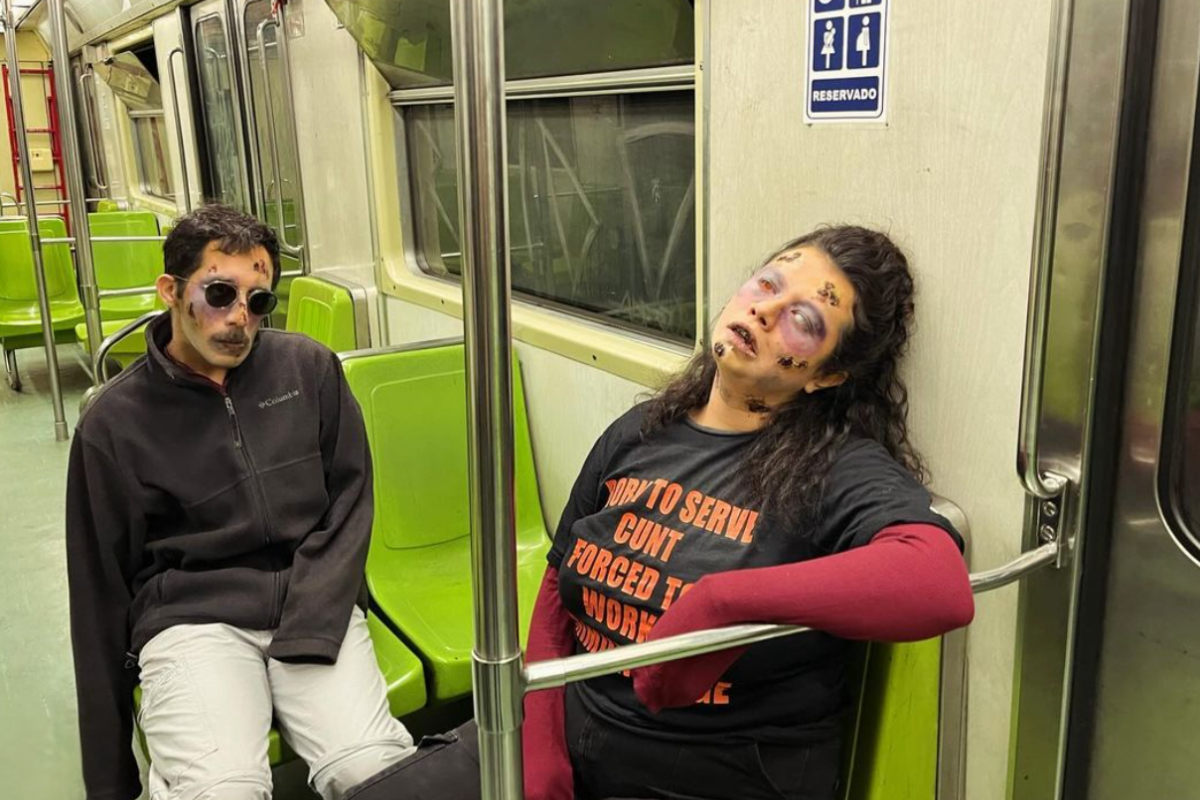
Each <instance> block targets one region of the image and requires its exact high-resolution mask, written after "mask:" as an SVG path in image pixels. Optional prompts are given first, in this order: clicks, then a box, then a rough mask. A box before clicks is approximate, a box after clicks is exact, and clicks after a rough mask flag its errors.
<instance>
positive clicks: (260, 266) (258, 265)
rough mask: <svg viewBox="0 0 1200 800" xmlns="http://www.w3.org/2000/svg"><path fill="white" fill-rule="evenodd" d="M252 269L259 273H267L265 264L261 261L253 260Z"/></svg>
mask: <svg viewBox="0 0 1200 800" xmlns="http://www.w3.org/2000/svg"><path fill="white" fill-rule="evenodd" d="M254 271H255V272H257V273H258V274H259V275H267V274H268V273H267V265H266V264H265V263H263V262H262V261H255V262H254Z"/></svg>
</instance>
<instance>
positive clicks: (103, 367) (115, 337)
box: [96, 311, 167, 383]
mask: <svg viewBox="0 0 1200 800" xmlns="http://www.w3.org/2000/svg"><path fill="white" fill-rule="evenodd" d="M165 313H167V312H165V311H147V312H146V313H145V314H142V315H141V316H140V317H138V318H137V319H135V320H133V321H132V322H129V323H126V324H125V325H122V326H121V327H120V329H118V330H117V331H116V332H115V333H113V334H112V335H111V336H107V337H105V339H104V341H103V342H101V343H100V348H99V350H98V351H97V352H96V359H97V361H98V362H99V364H100V379H101V380H102V381H103V382H104V383H108V364H106V363H104V360H105V358H106V357H107V356H108V353H109V351H110V350H112V349H113V348H114V347H116V345H117V342H119V341H121V340H122V339H124V338H125V337H126V336H128V335H129V334H131V333H133V332H134V331H136V330H137V329H138V328H141V327H143V326H145V325H148V324H149V323H150V322H151V321H152V320H154V319H155V318H157V317H158V316H159V315H161V314H165Z"/></svg>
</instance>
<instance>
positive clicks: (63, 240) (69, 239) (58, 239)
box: [42, 236, 167, 244]
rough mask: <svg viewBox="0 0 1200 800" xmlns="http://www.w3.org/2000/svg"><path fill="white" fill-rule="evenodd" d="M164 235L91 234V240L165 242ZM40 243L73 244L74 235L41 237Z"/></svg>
mask: <svg viewBox="0 0 1200 800" xmlns="http://www.w3.org/2000/svg"><path fill="white" fill-rule="evenodd" d="M166 240H167V237H165V236H92V237H91V241H92V242H165V241H166ZM42 244H75V237H74V236H55V237H53V238H49V239H42Z"/></svg>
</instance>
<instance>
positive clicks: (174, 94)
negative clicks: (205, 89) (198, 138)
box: [167, 47, 192, 214]
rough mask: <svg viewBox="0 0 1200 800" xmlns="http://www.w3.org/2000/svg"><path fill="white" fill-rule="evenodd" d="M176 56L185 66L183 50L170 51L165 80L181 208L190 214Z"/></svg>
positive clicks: (188, 184)
mask: <svg viewBox="0 0 1200 800" xmlns="http://www.w3.org/2000/svg"><path fill="white" fill-rule="evenodd" d="M176 55H178V56H180V57H181V58H183V62H184V66H187V54H186V53H184V52H183V48H182V47H176V48H174V49H173V50H171V52H169V53H167V80H169V81H170V82H171V106H172V111H173V112H174V114H175V141H176V142H178V143H179V169H180V172H181V173H182V175H183V187H182V188H183V208H184V210H185V212H186V213H189V214H190V213H191V212H192V189H191V179H190V178H189V177H188V164H187V161H188V159H187V147H185V146H184V144H183V118H182V117H181V116H180V113H179V109H180V105H179V81H177V80H176V79H175V56H176Z"/></svg>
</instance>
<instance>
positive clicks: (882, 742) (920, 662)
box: [842, 639, 942, 800]
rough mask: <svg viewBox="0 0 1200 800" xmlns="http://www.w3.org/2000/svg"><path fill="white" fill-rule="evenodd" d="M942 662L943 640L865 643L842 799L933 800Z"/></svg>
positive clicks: (849, 734) (860, 665)
mask: <svg viewBox="0 0 1200 800" xmlns="http://www.w3.org/2000/svg"><path fill="white" fill-rule="evenodd" d="M941 669H942V639H927V640H925V641H923V642H910V643H905V644H885V643H880V642H876V643H872V644H870V645H863V646H862V647H861V648H860V650H859V653H858V659H857V666H856V671H857V683H858V686H859V691H858V696H857V701H856V704H855V710H854V712H855V713H854V714H853V716H852V717H851V719H850V724H849V730H848V732H847V735H846V738H845V742H846V745H845V747H844V751H845V752H844V753H843V769H842V798H843V800H935V798H936V797H937V763H938V725H939V719H940V717H939V695H940V690H941Z"/></svg>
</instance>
